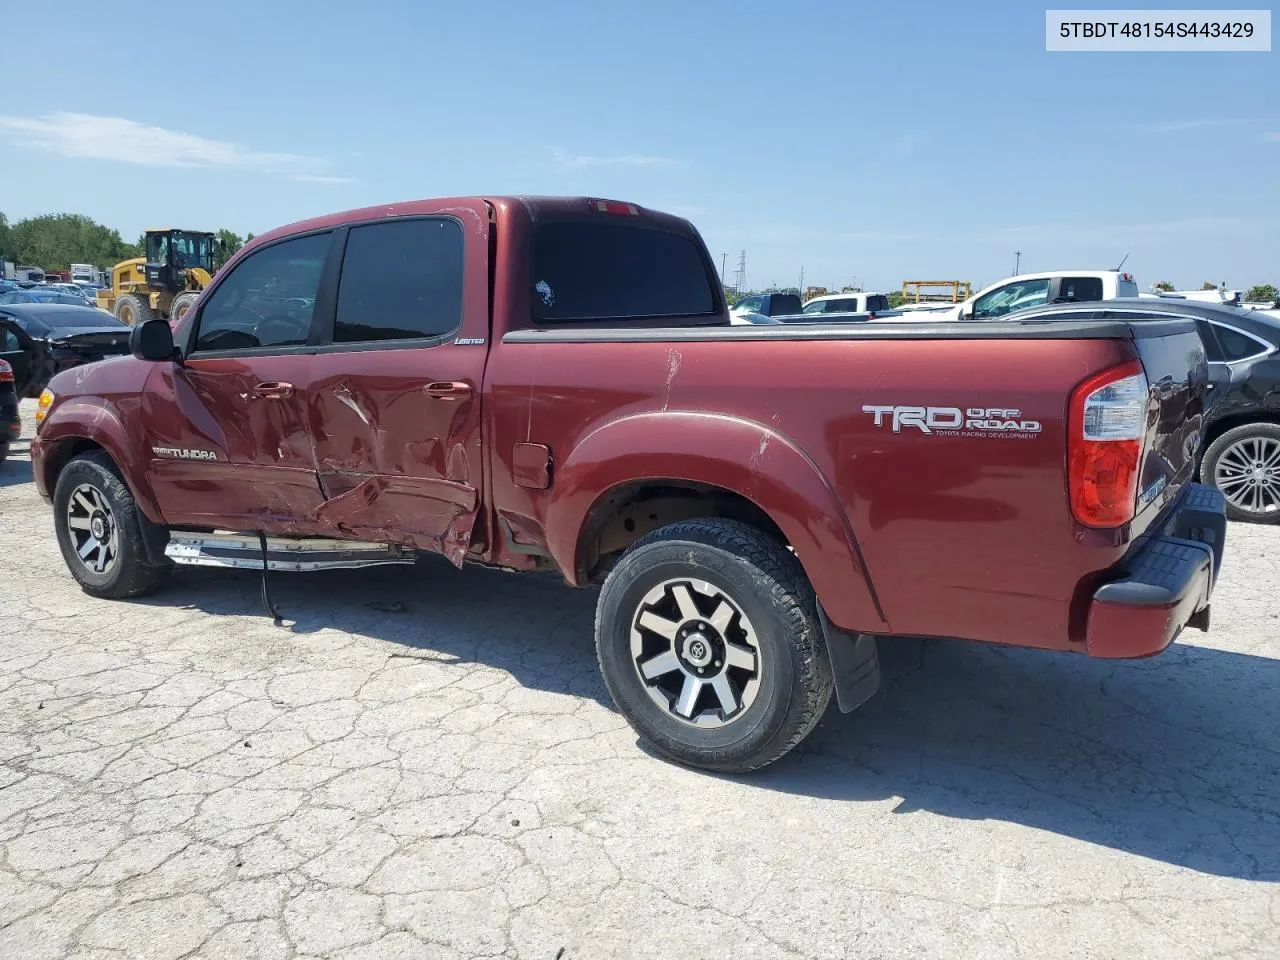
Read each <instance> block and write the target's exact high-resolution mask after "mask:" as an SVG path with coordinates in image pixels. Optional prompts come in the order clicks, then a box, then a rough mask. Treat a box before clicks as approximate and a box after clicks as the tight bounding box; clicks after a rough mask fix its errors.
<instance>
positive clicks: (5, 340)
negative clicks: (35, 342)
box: [0, 326, 22, 353]
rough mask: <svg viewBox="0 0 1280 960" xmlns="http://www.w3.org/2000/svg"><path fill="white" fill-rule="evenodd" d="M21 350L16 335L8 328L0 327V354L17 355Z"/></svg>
mask: <svg viewBox="0 0 1280 960" xmlns="http://www.w3.org/2000/svg"><path fill="white" fill-rule="evenodd" d="M21 349H22V344H21V343H20V342H19V341H18V335H17V334H16V333H14V332H13V331H12V330H10V329H9V328H8V327H4V326H0V353H17V352H18V351H20V350H21Z"/></svg>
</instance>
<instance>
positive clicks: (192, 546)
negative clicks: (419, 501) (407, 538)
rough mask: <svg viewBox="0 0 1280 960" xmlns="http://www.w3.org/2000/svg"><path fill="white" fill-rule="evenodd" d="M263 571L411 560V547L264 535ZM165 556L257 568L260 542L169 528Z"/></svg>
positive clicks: (196, 564)
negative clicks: (265, 536)
mask: <svg viewBox="0 0 1280 960" xmlns="http://www.w3.org/2000/svg"><path fill="white" fill-rule="evenodd" d="M266 553H267V569H269V570H285V571H292V572H295V573H297V572H310V571H312V570H349V569H352V568H355V567H374V566H380V565H382V564H388V563H413V562H414V560H415V559H416V557H415V553H414V551H413V550H411V549H408V548H406V547H401V546H399V545H398V544H394V543H365V542H363V541H358V540H326V539H323V538H319V537H267V550H266ZM164 554H165V556H166V557H168V558H169V559H170V560H172V561H173V562H174V563H180V564H184V565H186V566H193V567H236V568H239V569H242V570H261V569H262V545H261V544H260V543H259V541H258V536H257V534H252V533H183V532H182V531H180V530H173V531H170V533H169V543H168V545H167V546H166V547H165V548H164Z"/></svg>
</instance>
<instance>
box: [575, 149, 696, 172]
mask: <svg viewBox="0 0 1280 960" xmlns="http://www.w3.org/2000/svg"><path fill="white" fill-rule="evenodd" d="M552 156H553V157H554V159H555V162H556V166H558V167H561V168H562V169H565V170H575V169H580V168H582V167H610V166H624V167H683V166H685V164H684V163H683V162H682V161H680V160H673V159H671V158H670V157H655V156H648V155H645V154H638V153H617V154H612V155H610V156H607V157H594V156H588V155H583V154H571V153H569V152H568V151H566V150H561V149H556V150H554V151H553V152H552Z"/></svg>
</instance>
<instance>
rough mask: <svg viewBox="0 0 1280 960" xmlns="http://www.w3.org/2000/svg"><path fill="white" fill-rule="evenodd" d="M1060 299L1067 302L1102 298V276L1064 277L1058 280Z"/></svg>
mask: <svg viewBox="0 0 1280 960" xmlns="http://www.w3.org/2000/svg"><path fill="white" fill-rule="evenodd" d="M1058 299H1059V300H1063V301H1066V302H1067V303H1073V302H1078V301H1081V300H1101V299H1102V278H1101V277H1063V278H1062V279H1061V280H1060V281H1059V282H1058Z"/></svg>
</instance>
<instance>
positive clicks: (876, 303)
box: [867, 293, 889, 310]
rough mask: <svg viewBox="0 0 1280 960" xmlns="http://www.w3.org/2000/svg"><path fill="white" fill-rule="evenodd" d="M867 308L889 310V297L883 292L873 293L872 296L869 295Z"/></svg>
mask: <svg viewBox="0 0 1280 960" xmlns="http://www.w3.org/2000/svg"><path fill="white" fill-rule="evenodd" d="M867 309H868V310H888V309H889V298H888V297H886V296H885V295H884V294H881V293H877V294H873V295H872V296H869V297H867Z"/></svg>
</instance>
